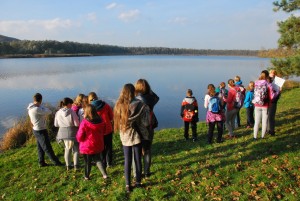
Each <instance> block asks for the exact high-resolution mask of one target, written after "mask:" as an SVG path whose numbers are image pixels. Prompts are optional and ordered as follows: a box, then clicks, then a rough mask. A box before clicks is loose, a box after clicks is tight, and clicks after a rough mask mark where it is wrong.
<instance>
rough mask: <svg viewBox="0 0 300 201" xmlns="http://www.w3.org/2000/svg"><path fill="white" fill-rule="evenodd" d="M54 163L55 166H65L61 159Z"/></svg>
mask: <svg viewBox="0 0 300 201" xmlns="http://www.w3.org/2000/svg"><path fill="white" fill-rule="evenodd" d="M54 165H55V166H64V164H62V163H61V162H60V161H57V162H56V163H55V164H54Z"/></svg>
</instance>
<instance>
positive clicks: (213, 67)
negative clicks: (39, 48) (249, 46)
mask: <svg viewBox="0 0 300 201" xmlns="http://www.w3.org/2000/svg"><path fill="white" fill-rule="evenodd" d="M269 64H270V60H269V59H264V58H256V57H232V56H97V57H65V58H25V59H23V58H20V59H0V93H1V94H2V98H1V99H0V104H1V113H0V136H1V135H3V134H4V133H5V131H6V130H7V129H8V128H10V127H12V125H13V124H14V122H16V121H17V120H18V119H19V118H20V117H22V116H25V115H27V110H26V108H27V106H28V104H29V103H30V102H31V101H32V96H33V94H35V93H36V92H40V93H41V94H42V95H43V101H44V102H47V103H50V104H52V105H53V106H56V105H57V104H58V102H59V101H60V100H61V99H63V98H64V97H71V98H74V97H76V96H77V94H79V93H83V94H88V93H89V92H91V91H94V92H96V93H97V94H98V96H99V97H100V98H101V99H103V100H105V101H107V102H108V103H109V104H111V105H112V106H113V105H114V103H115V101H116V99H117V98H118V96H119V93H120V90H121V88H122V86H123V85H124V84H125V83H133V84H134V83H135V82H136V80H138V79H139V78H144V79H146V80H148V82H149V83H150V85H151V88H152V90H153V91H154V92H155V93H156V94H157V95H158V96H159V97H160V101H159V102H158V104H157V105H156V107H155V109H154V111H155V113H156V115H157V118H158V120H159V127H158V129H162V128H170V127H173V128H178V127H181V126H183V123H182V120H181V119H180V116H179V113H180V105H181V101H182V99H183V98H184V97H185V92H186V90H187V89H188V88H191V89H192V90H193V92H194V96H195V97H196V98H197V100H198V104H199V117H200V120H204V119H205V110H204V108H203V98H204V96H205V93H206V88H207V85H208V84H210V83H212V84H214V85H215V86H216V87H217V86H218V85H219V83H220V82H222V81H224V82H225V83H227V80H228V79H229V78H234V76H236V75H239V76H240V77H241V78H242V81H243V83H244V85H245V86H247V85H248V83H249V81H251V80H256V79H257V78H258V76H259V74H260V72H261V71H262V70H264V69H266V68H267V67H268V66H269Z"/></svg>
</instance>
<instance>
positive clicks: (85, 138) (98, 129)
mask: <svg viewBox="0 0 300 201" xmlns="http://www.w3.org/2000/svg"><path fill="white" fill-rule="evenodd" d="M105 127H106V126H105V123H104V122H101V123H92V122H90V121H88V120H86V119H83V120H82V122H81V124H80V126H79V130H78V132H77V135H76V139H77V141H78V142H79V150H80V153H81V154H97V153H100V152H102V151H103V149H104V139H103V136H104V132H105Z"/></svg>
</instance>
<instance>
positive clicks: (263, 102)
mask: <svg viewBox="0 0 300 201" xmlns="http://www.w3.org/2000/svg"><path fill="white" fill-rule="evenodd" d="M276 76H277V73H276V71H275V70H271V71H270V72H268V71H267V70H264V71H262V72H261V75H260V76H259V78H258V80H256V81H255V82H254V81H250V82H249V84H248V88H247V89H246V88H245V87H244V86H243V83H242V80H241V78H240V77H239V76H235V78H234V79H229V80H228V88H229V89H228V90H227V89H226V86H225V83H224V82H221V83H220V85H219V87H218V88H215V86H214V85H213V84H209V85H208V86H207V94H206V95H205V98H204V108H205V109H206V111H207V112H206V122H207V124H208V132H207V142H208V143H209V144H211V143H212V142H213V132H214V129H215V127H217V130H218V135H217V139H216V141H217V143H221V142H223V139H222V135H223V132H224V127H225V126H226V128H227V130H228V136H226V138H234V137H236V136H235V135H234V129H235V128H236V126H237V127H240V126H241V124H240V115H239V113H240V109H241V108H242V107H244V108H245V109H246V113H247V126H246V127H247V129H249V128H254V129H253V131H254V133H253V138H254V140H256V139H257V134H258V130H259V126H260V123H262V134H261V137H262V138H264V136H265V134H266V133H269V134H271V135H275V114H276V108H277V101H278V99H279V97H280V92H281V88H280V87H278V86H276V85H275V83H274V79H275V77H276ZM198 113H199V112H198V103H197V100H196V98H195V97H194V96H193V92H192V90H191V89H188V90H187V92H186V97H185V98H184V99H183V101H182V104H181V113H180V115H181V117H182V119H183V122H184V138H185V139H186V140H188V138H189V134H188V132H189V125H191V128H192V136H193V141H196V140H197V132H196V130H197V122H198V120H199V118H198ZM224 123H225V126H224Z"/></svg>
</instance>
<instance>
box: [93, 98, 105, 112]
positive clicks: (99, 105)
mask: <svg viewBox="0 0 300 201" xmlns="http://www.w3.org/2000/svg"><path fill="white" fill-rule="evenodd" d="M91 104H92V105H93V106H95V107H96V110H97V111H98V110H101V109H102V108H103V107H104V105H105V102H104V101H102V100H94V101H92V102H91Z"/></svg>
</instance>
